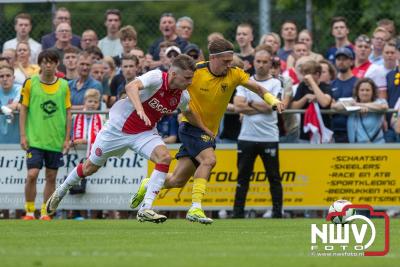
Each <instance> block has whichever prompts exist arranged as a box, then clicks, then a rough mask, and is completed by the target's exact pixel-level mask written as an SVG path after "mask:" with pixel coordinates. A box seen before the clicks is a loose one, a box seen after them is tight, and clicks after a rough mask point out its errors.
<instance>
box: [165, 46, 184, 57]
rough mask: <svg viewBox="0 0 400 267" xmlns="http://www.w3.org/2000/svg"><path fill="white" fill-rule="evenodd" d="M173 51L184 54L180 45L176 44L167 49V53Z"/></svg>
mask: <svg viewBox="0 0 400 267" xmlns="http://www.w3.org/2000/svg"><path fill="white" fill-rule="evenodd" d="M171 51H175V52H176V53H178V54H182V52H181V50H180V49H179V47H177V46H174V45H173V46H170V47H168V48H167V49H166V50H165V54H166V55H168V53H169V52H171Z"/></svg>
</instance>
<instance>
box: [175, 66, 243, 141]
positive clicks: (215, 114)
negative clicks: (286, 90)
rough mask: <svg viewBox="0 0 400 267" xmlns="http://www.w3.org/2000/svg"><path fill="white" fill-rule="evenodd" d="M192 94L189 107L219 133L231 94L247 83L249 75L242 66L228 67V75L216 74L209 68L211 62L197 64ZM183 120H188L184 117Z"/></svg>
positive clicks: (190, 90)
mask: <svg viewBox="0 0 400 267" xmlns="http://www.w3.org/2000/svg"><path fill="white" fill-rule="evenodd" d="M196 67H197V69H196V71H195V73H194V76H193V80H192V84H191V85H190V86H189V87H188V91H189V94H190V102H189V108H190V110H191V111H193V112H194V113H197V114H199V116H200V118H201V120H202V121H203V123H204V125H205V126H206V127H207V128H208V129H210V130H211V131H212V132H214V134H217V132H218V128H219V124H220V122H221V118H222V116H223V114H224V112H225V111H226V107H227V105H228V103H229V100H230V99H231V96H232V94H233V92H234V90H235V88H236V87H237V86H238V85H245V84H246V83H247V81H248V80H249V75H248V74H247V73H246V72H244V71H243V70H242V69H240V68H236V67H232V68H229V69H228V72H227V74H226V75H223V76H216V75H214V74H212V73H211V71H210V69H209V62H200V63H198V64H197V66H196ZM182 120H183V121H186V122H188V120H187V119H186V118H185V117H183V119H182Z"/></svg>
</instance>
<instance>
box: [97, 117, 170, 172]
mask: <svg viewBox="0 0 400 267" xmlns="http://www.w3.org/2000/svg"><path fill="white" fill-rule="evenodd" d="M160 145H164V146H165V143H164V141H163V140H162V138H161V136H160V135H159V134H158V132H157V129H156V128H153V129H151V130H149V131H145V132H142V133H138V134H126V133H123V132H122V131H120V130H118V129H116V128H114V127H113V126H111V125H108V124H106V125H104V126H103V128H102V129H101V130H100V132H99V133H98V134H97V136H96V141H95V142H94V144H93V146H92V149H91V151H90V155H89V160H90V161H91V162H92V163H93V164H95V165H97V166H103V165H104V163H105V162H106V160H107V159H108V158H110V157H121V156H122V155H123V154H124V153H125V152H126V151H127V150H128V149H132V150H133V151H135V152H136V153H138V154H139V155H141V156H143V157H144V158H146V159H148V160H149V159H150V156H151V153H152V152H153V150H154V149H155V148H156V147H157V146H160Z"/></svg>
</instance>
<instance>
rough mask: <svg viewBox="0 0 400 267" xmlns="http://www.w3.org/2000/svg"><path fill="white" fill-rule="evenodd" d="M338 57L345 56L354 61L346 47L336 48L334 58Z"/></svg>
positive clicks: (351, 53)
mask: <svg viewBox="0 0 400 267" xmlns="http://www.w3.org/2000/svg"><path fill="white" fill-rule="evenodd" d="M338 56H346V57H348V58H350V59H354V55H353V52H352V51H351V50H350V49H349V48H347V47H340V48H338V50H336V53H335V58H337V57H338Z"/></svg>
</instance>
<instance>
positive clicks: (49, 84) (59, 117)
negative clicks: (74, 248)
mask: <svg viewBox="0 0 400 267" xmlns="http://www.w3.org/2000/svg"><path fill="white" fill-rule="evenodd" d="M38 63H39V66H40V69H41V71H40V74H39V75H35V76H32V77H31V78H29V79H27V80H26V81H25V83H24V85H23V88H22V92H21V96H22V101H21V103H22V105H21V111H20V137H21V147H22V149H24V150H25V151H26V162H27V168H28V177H27V179H26V184H25V211H26V215H25V216H24V217H23V219H24V220H33V219H35V217H34V212H35V198H36V181H37V177H38V175H39V172H40V169H41V168H42V167H43V164H44V165H45V167H46V172H45V178H46V183H45V187H44V193H43V204H42V206H41V216H40V219H42V220H51V218H50V217H49V216H48V215H47V212H46V205H45V203H46V201H47V199H48V198H49V197H50V196H51V194H52V193H53V192H54V190H55V182H56V176H57V171H58V168H59V167H61V166H63V164H64V162H63V154H65V153H66V152H68V148H69V144H70V135H69V133H70V129H71V110H70V108H71V101H70V90H69V87H68V83H67V81H65V80H63V79H60V78H58V77H57V76H56V75H55V74H56V70H57V66H58V63H59V59H58V55H57V54H56V53H55V52H54V51H47V50H45V51H42V52H41V53H40V54H39V57H38Z"/></svg>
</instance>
